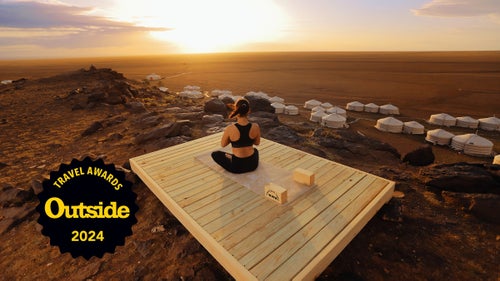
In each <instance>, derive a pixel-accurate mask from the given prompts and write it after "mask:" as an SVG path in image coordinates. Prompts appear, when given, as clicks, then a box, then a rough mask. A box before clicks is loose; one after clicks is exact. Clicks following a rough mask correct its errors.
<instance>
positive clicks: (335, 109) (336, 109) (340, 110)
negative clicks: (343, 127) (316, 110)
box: [326, 106, 347, 117]
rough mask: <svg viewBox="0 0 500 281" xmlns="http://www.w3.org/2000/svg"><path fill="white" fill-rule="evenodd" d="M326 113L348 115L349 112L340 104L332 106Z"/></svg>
mask: <svg viewBox="0 0 500 281" xmlns="http://www.w3.org/2000/svg"><path fill="white" fill-rule="evenodd" d="M326 113H328V114H332V113H335V114H338V115H342V116H344V117H347V112H346V111H345V109H343V108H340V107H338V106H334V107H332V108H328V109H327V110H326Z"/></svg>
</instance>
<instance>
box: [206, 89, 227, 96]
mask: <svg viewBox="0 0 500 281" xmlns="http://www.w3.org/2000/svg"><path fill="white" fill-rule="evenodd" d="M221 95H233V92H231V91H229V90H219V89H215V90H212V91H211V92H210V96H211V97H219V96H221Z"/></svg>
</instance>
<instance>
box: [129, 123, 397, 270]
mask: <svg viewBox="0 0 500 281" xmlns="http://www.w3.org/2000/svg"><path fill="white" fill-rule="evenodd" d="M220 136H221V133H218V134H214V135H211V136H208V137H204V138H200V139H196V140H194V141H191V142H187V143H183V144H180V145H176V146H173V147H168V148H165V149H161V150H159V151H155V152H152V153H148V154H145V155H141V156H138V157H135V158H132V159H130V163H131V166H132V170H133V171H134V172H135V173H136V174H137V175H138V176H139V177H140V178H141V179H142V180H143V182H144V183H145V184H146V185H147V186H148V187H149V188H150V189H151V190H152V192H153V193H154V194H155V195H156V196H157V197H158V198H159V199H160V200H161V201H162V203H163V204H164V205H165V206H166V207H167V208H168V209H169V210H170V211H171V212H172V214H174V215H175V216H176V217H177V218H178V219H179V220H180V221H181V223H182V224H183V225H184V226H185V227H186V228H187V229H188V230H189V231H190V232H191V233H192V234H193V236H194V237H195V238H196V239H197V240H198V241H200V243H201V244H202V245H203V246H204V247H205V248H206V249H207V250H208V251H209V252H210V253H211V254H212V255H213V256H214V257H215V258H216V259H217V260H218V261H219V262H220V263H221V264H222V265H223V266H224V268H226V270H228V271H229V272H230V273H231V275H233V277H235V278H236V279H237V280H263V279H268V280H289V279H292V278H293V279H297V280H312V279H314V278H315V277H316V276H317V275H318V274H320V273H321V271H322V270H324V268H326V267H327V266H328V264H330V263H331V261H332V260H333V259H334V258H335V257H336V256H337V255H338V254H339V253H340V251H341V250H342V249H343V248H344V247H345V246H346V245H347V244H348V243H349V241H351V240H352V239H353V237H354V236H355V235H356V234H357V233H358V232H359V231H360V230H361V229H362V227H363V226H364V225H365V224H366V223H367V222H368V221H369V220H370V219H371V217H373V215H374V214H375V212H377V210H378V209H379V208H380V207H381V206H382V205H383V204H384V203H385V202H387V201H388V200H389V199H390V196H391V194H392V191H393V189H394V182H391V181H388V180H386V179H383V178H380V177H377V176H374V175H371V174H368V173H365V172H362V171H359V170H356V169H353V168H350V167H348V166H345V165H342V164H339V163H335V162H332V161H328V160H326V159H324V158H320V157H318V156H314V155H311V154H308V153H305V152H303V151H300V150H298V149H294V148H291V147H288V146H284V145H281V144H278V143H276V142H273V141H270V140H267V139H264V138H262V140H261V145H260V146H259V147H258V149H259V153H260V159H261V161H263V162H266V163H269V164H272V165H275V166H276V167H279V168H281V169H285V170H288V171H290V172H292V171H293V169H295V168H297V167H301V168H304V169H309V170H311V171H313V172H314V173H315V176H316V184H315V185H314V186H313V187H311V190H308V191H306V192H305V193H304V194H302V195H300V197H299V198H297V199H295V200H294V201H292V202H289V203H288V204H286V205H279V204H277V203H275V202H272V201H271V200H268V199H265V198H264V196H263V195H259V194H256V193H254V192H252V191H251V190H249V189H247V188H245V187H243V186H241V184H239V183H237V182H234V181H233V180H230V179H228V178H226V177H224V176H223V175H222V174H219V173H218V172H216V171H215V170H212V169H210V168H209V167H207V166H205V165H204V164H203V163H202V162H200V161H198V160H197V159H196V158H195V157H197V156H198V155H201V154H203V153H207V152H210V151H214V150H218V149H220V143H219V142H220Z"/></svg>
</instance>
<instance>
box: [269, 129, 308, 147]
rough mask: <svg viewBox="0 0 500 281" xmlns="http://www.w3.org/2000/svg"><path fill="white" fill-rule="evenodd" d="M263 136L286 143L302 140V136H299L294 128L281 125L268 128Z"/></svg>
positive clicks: (295, 142) (290, 143)
mask: <svg viewBox="0 0 500 281" xmlns="http://www.w3.org/2000/svg"><path fill="white" fill-rule="evenodd" d="M264 137H265V138H268V139H270V140H273V141H276V142H279V143H282V144H286V145H292V144H297V143H301V142H303V141H304V138H303V137H301V136H299V135H298V134H297V133H296V132H295V131H294V130H292V129H290V128H289V127H287V126H283V125H281V126H278V127H276V128H272V129H270V130H269V131H268V132H267V133H265V134H264Z"/></svg>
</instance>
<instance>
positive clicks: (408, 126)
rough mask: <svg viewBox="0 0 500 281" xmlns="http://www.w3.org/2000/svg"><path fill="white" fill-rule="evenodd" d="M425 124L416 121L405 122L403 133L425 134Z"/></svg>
mask: <svg viewBox="0 0 500 281" xmlns="http://www.w3.org/2000/svg"><path fill="white" fill-rule="evenodd" d="M424 129H425V128H424V125H422V124H420V123H418V122H416V121H408V122H404V123H403V133H406V134H411V135H422V134H424Z"/></svg>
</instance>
